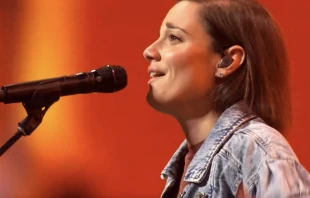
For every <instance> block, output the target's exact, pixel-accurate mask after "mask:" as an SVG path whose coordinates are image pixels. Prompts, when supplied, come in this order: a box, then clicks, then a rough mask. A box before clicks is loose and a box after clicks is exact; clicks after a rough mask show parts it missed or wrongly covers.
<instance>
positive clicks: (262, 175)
mask: <svg viewBox="0 0 310 198" xmlns="http://www.w3.org/2000/svg"><path fill="white" fill-rule="evenodd" d="M187 152H188V149H187V142H186V140H185V141H184V142H183V143H182V144H181V145H180V147H179V148H178V149H177V151H176V152H175V153H174V155H173V156H172V158H171V159H170V161H169V162H168V164H167V166H166V167H165V168H164V170H163V171H162V174H161V177H162V179H167V181H166V185H165V189H164V191H163V193H162V196H161V197H162V198H175V197H176V193H177V191H178V185H179V182H178V179H180V178H181V176H182V171H183V163H184V157H185V155H186V153H187ZM184 180H185V181H186V182H189V184H188V185H187V186H186V187H185V188H184V190H183V192H182V193H181V194H180V195H178V197H182V198H204V197H208V198H224V197H225V198H226V197H235V196H236V193H237V190H238V187H239V185H240V184H242V185H243V189H244V191H245V194H247V195H248V197H251V198H252V197H255V198H288V197H290V198H291V197H310V176H309V173H308V172H307V171H306V169H305V168H304V167H303V166H302V165H301V164H300V163H299V161H298V159H297V157H296V155H295V153H294V152H293V150H292V148H291V147H290V145H289V144H288V142H287V141H286V140H285V138H284V137H283V136H282V135H281V134H280V133H279V132H278V131H277V130H275V129H273V128H271V127H269V126H268V125H267V124H265V123H264V122H263V120H262V119H260V118H259V117H257V116H256V115H255V114H254V113H253V112H251V111H250V109H249V108H248V106H247V105H245V103H243V102H238V103H236V104H235V105H233V106H232V107H230V108H228V109H227V110H226V111H224V112H223V113H222V115H221V116H220V117H219V119H218V120H217V122H216V123H215V126H214V128H213V129H212V130H211V132H210V134H209V136H208V137H207V139H206V140H205V141H204V142H203V144H202V146H201V147H200V148H199V150H198V151H197V153H196V154H195V156H194V158H193V159H192V161H191V163H190V164H189V166H188V168H187V170H186V173H185V177H184Z"/></svg>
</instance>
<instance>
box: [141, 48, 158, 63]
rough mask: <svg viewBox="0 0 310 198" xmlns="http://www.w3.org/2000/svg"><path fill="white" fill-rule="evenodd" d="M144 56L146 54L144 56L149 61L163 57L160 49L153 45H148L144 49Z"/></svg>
mask: <svg viewBox="0 0 310 198" xmlns="http://www.w3.org/2000/svg"><path fill="white" fill-rule="evenodd" d="M143 56H144V58H145V59H146V60H147V61H148V62H152V61H160V59H161V57H160V53H159V52H158V50H156V49H155V47H154V46H153V45H151V46H149V47H147V48H146V49H145V50H144V52H143Z"/></svg>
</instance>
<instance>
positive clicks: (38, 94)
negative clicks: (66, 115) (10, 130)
mask: <svg viewBox="0 0 310 198" xmlns="http://www.w3.org/2000/svg"><path fill="white" fill-rule="evenodd" d="M46 92H48V94H47V93H46ZM60 96H61V90H60V89H54V90H46V89H41V90H40V88H38V89H37V90H36V91H35V92H34V94H33V95H32V98H31V100H29V101H27V102H23V103H22V104H23V107H24V108H25V110H26V112H27V117H26V118H25V119H23V120H22V121H21V122H19V123H18V127H17V132H16V133H15V134H14V135H13V136H12V137H11V138H10V139H9V140H8V141H7V142H6V143H5V144H4V145H3V146H2V147H1V148H0V156H2V154H3V153H4V152H6V151H7V150H8V149H9V148H10V147H11V146H12V145H13V144H14V143H15V142H16V141H17V140H19V139H20V138H21V137H22V136H29V135H31V133H32V132H33V131H34V130H35V129H36V128H37V127H38V126H39V125H40V124H41V122H42V120H43V117H44V115H45V113H46V111H47V110H48V109H49V108H50V107H51V106H52V105H53V104H54V103H55V102H57V101H58V100H59V98H60Z"/></svg>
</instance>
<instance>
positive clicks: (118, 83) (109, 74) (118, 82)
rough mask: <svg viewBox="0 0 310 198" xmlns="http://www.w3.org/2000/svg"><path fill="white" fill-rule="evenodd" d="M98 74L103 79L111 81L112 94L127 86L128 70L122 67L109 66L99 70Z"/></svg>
mask: <svg viewBox="0 0 310 198" xmlns="http://www.w3.org/2000/svg"><path fill="white" fill-rule="evenodd" d="M96 72H97V73H98V75H99V76H101V77H102V78H103V79H106V80H108V79H110V80H111V82H112V85H111V86H110V88H112V89H111V92H113V91H119V90H121V89H123V88H125V87H126V86H127V73H126V70H125V69H124V68H123V67H121V66H117V65H107V66H105V67H102V68H99V69H97V70H96ZM102 91H103V90H102Z"/></svg>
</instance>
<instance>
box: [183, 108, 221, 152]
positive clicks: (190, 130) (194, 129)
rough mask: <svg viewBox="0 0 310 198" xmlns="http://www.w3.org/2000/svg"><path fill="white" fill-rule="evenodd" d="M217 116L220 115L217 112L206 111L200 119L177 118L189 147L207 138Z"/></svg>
mask: <svg viewBox="0 0 310 198" xmlns="http://www.w3.org/2000/svg"><path fill="white" fill-rule="evenodd" d="M219 116H220V113H218V112H215V111H208V112H207V113H206V114H204V115H203V116H200V117H194V118H187V119H181V118H177V120H178V122H179V124H180V125H181V127H182V129H183V132H184V134H185V137H186V140H187V142H188V144H189V146H195V145H197V144H199V143H201V142H202V141H204V140H205V139H206V138H207V137H208V135H209V133H210V131H211V130H212V128H213V127H214V124H215V122H216V121H217V119H218V118H219Z"/></svg>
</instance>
